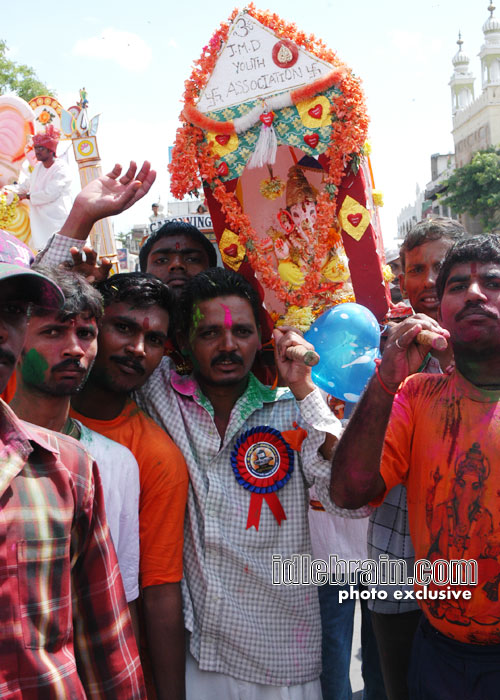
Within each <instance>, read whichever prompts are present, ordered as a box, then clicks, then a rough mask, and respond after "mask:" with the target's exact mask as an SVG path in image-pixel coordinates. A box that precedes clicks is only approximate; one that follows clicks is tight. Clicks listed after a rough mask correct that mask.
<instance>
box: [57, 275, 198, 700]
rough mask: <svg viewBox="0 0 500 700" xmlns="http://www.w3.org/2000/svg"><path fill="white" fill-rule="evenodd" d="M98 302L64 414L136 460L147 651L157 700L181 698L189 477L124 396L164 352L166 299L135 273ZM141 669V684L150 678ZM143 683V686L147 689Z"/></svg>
mask: <svg viewBox="0 0 500 700" xmlns="http://www.w3.org/2000/svg"><path fill="white" fill-rule="evenodd" d="M98 289H99V291H100V292H101V294H102V298H103V303H104V313H103V317H102V319H101V320H100V322H99V337H98V347H97V356H96V360H95V362H94V365H93V367H92V370H91V372H90V374H89V377H88V380H87V382H86V384H85V385H84V386H83V387H82V389H81V391H80V392H79V393H78V394H75V396H74V397H73V401H72V407H73V410H72V411H71V414H70V415H71V416H72V417H73V418H76V419H77V420H78V421H80V422H81V423H82V424H83V425H85V426H87V427H88V428H90V429H91V430H94V431H95V432H98V433H101V434H102V435H105V436H106V437H108V438H110V439H111V440H115V441H116V442H119V443H121V444H122V445H125V446H126V447H128V448H129V450H130V451H131V452H132V454H133V455H134V457H135V458H136V459H137V462H138V464H139V477H140V496H139V532H140V584H141V590H142V603H143V611H144V621H145V627H146V633H147V638H148V651H149V655H148V656H147V657H145V658H144V659H143V664H144V661H146V664H149V659H150V660H151V664H152V671H153V675H154V679H155V684H156V690H157V696H158V698H168V699H169V700H178V699H181V698H182V697H183V695H184V620H183V616H182V599H181V589H180V581H181V579H182V546H183V523H184V511H185V508H186V498H187V485H188V475H187V470H186V463H185V461H184V458H183V456H182V454H181V452H180V451H179V449H178V448H177V447H176V446H175V445H174V443H173V442H172V440H171V439H170V438H169V436H168V435H167V434H166V433H165V432H164V431H163V430H162V429H161V428H160V427H158V426H157V425H156V423H155V422H154V421H153V420H151V419H150V418H149V417H148V416H146V414H145V413H143V411H141V410H140V409H139V408H138V406H137V404H136V403H135V402H134V401H133V400H132V398H131V393H132V392H133V391H135V390H136V389H138V388H139V387H141V386H142V385H143V384H144V383H145V382H146V381H147V379H148V378H149V376H150V375H151V374H152V372H153V371H154V370H155V369H156V367H157V366H158V364H159V363H160V361H161V359H162V357H163V348H164V344H165V340H166V338H167V332H168V324H169V319H170V315H171V312H172V298H171V295H170V292H169V289H168V287H166V286H165V285H164V284H163V283H162V282H160V280H158V279H156V278H155V277H153V275H148V274H145V273H141V272H131V273H124V274H118V275H113V276H112V277H110V278H109V279H108V280H106V281H105V282H101V283H100V284H99V285H98ZM150 675H151V674H150V672H149V665H146V666H145V676H146V682H149V680H150ZM149 692H150V688H148V693H149Z"/></svg>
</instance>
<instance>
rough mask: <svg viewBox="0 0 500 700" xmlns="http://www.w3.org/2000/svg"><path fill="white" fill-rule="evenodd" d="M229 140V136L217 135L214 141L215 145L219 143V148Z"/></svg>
mask: <svg viewBox="0 0 500 700" xmlns="http://www.w3.org/2000/svg"><path fill="white" fill-rule="evenodd" d="M230 138H231V137H230V136H229V134H217V136H216V137H215V140H216V141H217V143H219V144H220V145H221V146H225V145H226V143H227V142H228V141H229V139H230Z"/></svg>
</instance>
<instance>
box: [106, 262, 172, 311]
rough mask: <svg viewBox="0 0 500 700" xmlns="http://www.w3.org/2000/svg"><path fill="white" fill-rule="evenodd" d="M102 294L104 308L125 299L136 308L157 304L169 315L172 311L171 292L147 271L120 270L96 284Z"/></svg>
mask: <svg viewBox="0 0 500 700" xmlns="http://www.w3.org/2000/svg"><path fill="white" fill-rule="evenodd" d="M96 287H97V289H98V290H99V291H100V293H101V294H102V299H103V302H104V308H106V307H107V306H109V305H110V304H115V303H119V302H121V301H126V302H129V303H130V304H132V305H133V306H135V307H136V308H138V309H146V308H148V307H149V306H159V307H160V309H164V310H165V311H167V312H168V314H169V315H172V313H173V298H172V292H171V291H170V289H169V288H168V287H167V285H166V284H163V282H162V281H161V280H159V279H158V277H155V276H154V275H151V274H150V273H148V272H121V273H120V274H118V275H112V276H111V277H108V279H107V280H104V282H98V284H96Z"/></svg>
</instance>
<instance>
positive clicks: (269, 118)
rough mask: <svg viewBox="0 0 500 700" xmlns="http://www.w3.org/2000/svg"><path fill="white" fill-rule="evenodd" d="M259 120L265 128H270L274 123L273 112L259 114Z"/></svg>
mask: <svg viewBox="0 0 500 700" xmlns="http://www.w3.org/2000/svg"><path fill="white" fill-rule="evenodd" d="M259 119H260V121H261V122H262V123H263V124H265V125H266V126H271V124H272V123H273V121H274V112H266V113H265V114H261V115H260V117H259Z"/></svg>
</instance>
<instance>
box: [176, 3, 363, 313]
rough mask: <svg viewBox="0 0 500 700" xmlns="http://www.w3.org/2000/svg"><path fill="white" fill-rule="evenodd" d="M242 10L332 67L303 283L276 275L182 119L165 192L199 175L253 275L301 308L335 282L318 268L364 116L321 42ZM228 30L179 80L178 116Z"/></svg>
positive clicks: (199, 139) (190, 185) (180, 190)
mask: <svg viewBox="0 0 500 700" xmlns="http://www.w3.org/2000/svg"><path fill="white" fill-rule="evenodd" d="M246 11H247V12H248V14H249V15H250V16H252V17H253V18H254V19H256V20H257V21H258V22H260V23H261V24H263V25H265V26H266V27H268V28H269V29H271V30H272V31H274V32H275V33H276V34H277V35H279V36H283V37H285V38H287V39H291V40H292V41H294V42H295V43H296V44H298V45H300V46H302V47H303V48H304V49H306V50H307V51H309V52H310V53H312V54H314V55H315V56H317V57H318V58H320V59H322V60H323V61H326V62H328V63H330V64H331V65H333V67H334V69H335V70H336V71H337V73H338V76H339V80H338V87H339V90H340V94H339V95H334V96H333V97H332V102H333V104H332V108H331V112H332V117H333V119H332V130H331V136H330V144H329V147H328V149H327V150H326V152H325V154H326V155H327V157H328V161H329V167H328V171H327V172H326V173H325V177H324V183H325V188H324V189H323V191H322V192H321V193H320V194H319V196H318V200H317V203H316V205H317V206H316V210H317V220H316V225H315V235H316V245H315V249H314V251H312V254H311V257H310V259H309V272H308V274H307V276H306V279H305V281H304V283H303V284H302V285H301V287H299V288H298V289H296V290H293V289H292V288H291V287H289V286H288V285H287V284H286V282H284V281H283V280H282V279H281V278H280V276H279V274H278V272H277V270H276V264H275V261H274V260H273V257H272V256H271V255H270V254H269V252H268V251H267V250H265V246H264V245H263V244H262V242H261V241H260V240H259V238H258V236H257V234H256V232H255V230H254V229H253V227H252V225H251V223H250V219H249V218H248V216H247V215H246V214H244V213H243V211H242V209H241V207H240V204H239V202H238V200H237V198H236V195H235V194H234V193H232V192H228V191H227V190H226V188H225V186H224V183H223V182H222V180H221V179H220V178H219V177H218V176H217V172H216V165H215V163H216V160H217V158H216V156H214V154H213V153H212V152H211V150H210V146H208V144H206V143H204V142H203V131H202V130H201V129H200V128H199V127H197V126H194V125H193V124H191V123H187V122H184V124H183V126H182V127H181V128H180V129H178V131H177V137H176V142H175V146H174V150H173V157H172V162H171V164H170V166H169V170H170V174H171V191H172V194H173V195H174V196H175V197H177V198H178V199H182V198H183V197H184V196H185V195H186V194H188V193H189V192H193V191H197V190H198V188H199V187H200V186H201V180H200V175H201V178H202V180H203V181H204V182H206V183H207V184H209V186H210V187H211V189H212V191H213V194H214V197H215V199H216V200H217V201H218V202H219V204H220V206H221V208H222V211H223V212H224V215H225V217H226V220H227V223H228V225H229V227H230V228H231V230H232V231H234V232H235V233H237V234H238V235H239V238H240V241H241V243H242V245H244V246H245V249H246V251H247V256H248V259H249V261H250V263H251V265H252V267H253V269H254V270H255V271H256V272H258V273H259V275H260V277H261V279H262V281H263V282H264V284H265V285H266V286H268V287H269V288H270V289H273V290H274V291H275V293H276V295H277V296H278V298H279V299H280V300H281V301H282V302H283V303H285V304H286V306H287V307H288V306H292V305H293V306H302V305H307V304H309V301H310V300H311V299H312V298H313V297H314V296H315V295H316V294H317V293H318V292H321V293H325V292H328V291H335V290H337V289H339V287H340V286H341V285H340V284H338V283H325V282H323V283H321V277H322V273H321V268H322V265H323V262H324V259H325V257H326V255H327V253H328V251H329V249H330V230H331V228H332V225H333V222H334V220H335V214H336V193H337V191H338V187H339V185H340V182H341V180H342V177H343V175H344V171H345V168H346V166H347V165H348V163H349V162H350V160H351V159H352V157H353V155H357V154H361V153H362V152H363V151H362V147H363V144H364V142H365V140H366V134H367V129H368V117H367V114H366V108H365V104H364V97H363V93H362V91H361V87H360V83H359V80H358V79H356V78H354V77H353V75H352V74H351V72H350V70H349V69H348V67H347V66H345V65H344V64H343V63H342V62H341V61H340V60H339V59H338V58H337V56H336V54H335V52H333V51H332V50H330V49H328V48H327V47H326V46H325V45H324V43H323V42H322V41H321V40H318V39H316V38H315V37H314V36H313V35H309V36H307V35H306V34H305V33H304V32H300V31H298V30H297V27H296V26H295V24H290V23H287V22H284V21H283V20H282V19H281V18H280V17H278V16H277V15H276V14H273V13H270V12H266V11H260V10H257V9H256V8H255V7H254V6H253V5H250V6H249V7H248V8H247V10H246ZM237 14H238V11H237V10H234V11H233V13H232V15H231V17H230V18H229V22H231V21H232V20H233V19H234V18H235V17H236V15H237ZM228 31H229V24H226V23H223V24H222V25H221V27H220V28H219V30H218V31H216V32H215V34H214V35H213V36H212V38H211V40H210V42H209V45H208V46H205V47H204V49H203V53H202V55H201V57H200V59H199V60H198V61H197V62H196V63H195V66H194V68H193V72H192V74H191V78H190V79H189V80H187V81H186V82H185V88H186V90H185V93H184V105H185V107H184V110H183V114H182V115H181V118H182V119H186V118H188V115H189V113H190V111H191V110H193V111H191V113H194V110H196V100H197V99H198V97H199V95H200V92H201V90H202V89H203V88H204V87H205V85H206V83H207V82H208V79H209V77H210V74H211V73H212V71H213V69H214V67H215V63H216V61H217V58H218V55H219V51H220V49H221V47H222V45H223V43H224V42H225V40H226V39H227V36H228ZM207 119H208V118H207ZM209 121H210V120H209Z"/></svg>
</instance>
